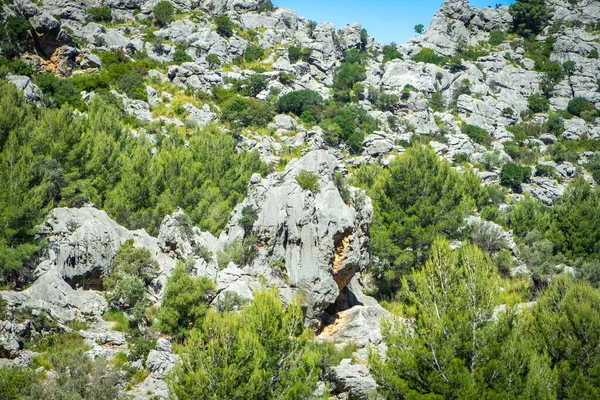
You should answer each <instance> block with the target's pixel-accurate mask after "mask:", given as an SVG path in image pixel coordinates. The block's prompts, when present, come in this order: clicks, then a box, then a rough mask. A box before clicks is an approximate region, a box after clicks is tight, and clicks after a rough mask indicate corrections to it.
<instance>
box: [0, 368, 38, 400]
mask: <svg viewBox="0 0 600 400" xmlns="http://www.w3.org/2000/svg"><path fill="white" fill-rule="evenodd" d="M39 384H40V376H39V375H38V374H37V373H36V372H34V371H32V370H31V369H27V368H19V367H0V393H2V398H3V399H4V400H21V399H24V398H28V396H29V395H30V394H31V390H32V389H33V387H34V386H37V385H39Z"/></svg>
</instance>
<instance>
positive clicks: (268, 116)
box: [221, 96, 274, 126]
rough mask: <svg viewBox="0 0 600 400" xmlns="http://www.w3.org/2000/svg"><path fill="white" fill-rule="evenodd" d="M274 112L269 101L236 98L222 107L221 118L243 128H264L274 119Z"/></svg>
mask: <svg viewBox="0 0 600 400" xmlns="http://www.w3.org/2000/svg"><path fill="white" fill-rule="evenodd" d="M273 111H274V110H273V106H272V105H271V103H269V102H267V101H262V100H257V99H252V98H249V99H246V98H242V97H239V96H235V97H231V98H229V99H228V100H226V101H225V102H224V103H223V105H222V106H221V112H222V114H221V118H222V119H223V120H224V121H229V122H233V123H236V124H239V125H241V126H252V125H254V126H264V125H267V124H268V123H269V122H271V120H272V119H273V114H274V113H273Z"/></svg>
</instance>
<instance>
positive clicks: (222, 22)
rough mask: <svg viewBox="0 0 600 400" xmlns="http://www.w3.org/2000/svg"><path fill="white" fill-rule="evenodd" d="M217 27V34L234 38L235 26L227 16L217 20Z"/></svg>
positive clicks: (219, 17)
mask: <svg viewBox="0 0 600 400" xmlns="http://www.w3.org/2000/svg"><path fill="white" fill-rule="evenodd" d="M215 24H216V25H217V33H218V34H219V35H221V36H223V37H225V38H230V37H232V36H233V28H234V26H235V24H234V23H233V22H232V21H231V20H230V19H229V17H227V16H226V15H221V16H218V17H217V18H215Z"/></svg>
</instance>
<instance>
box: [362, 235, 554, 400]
mask: <svg viewBox="0 0 600 400" xmlns="http://www.w3.org/2000/svg"><path fill="white" fill-rule="evenodd" d="M431 253H432V258H431V259H430V260H428V261H427V262H426V264H425V266H424V267H423V269H422V270H420V271H417V272H414V273H413V275H412V277H411V280H410V281H409V280H408V279H406V278H405V279H404V280H403V285H402V288H403V290H402V296H403V298H404V299H406V303H407V305H408V306H411V307H413V309H414V317H415V319H414V321H412V322H411V328H407V327H406V325H405V323H404V322H401V321H397V322H391V323H387V324H385V325H384V329H383V334H384V340H385V342H386V344H387V346H388V347H387V352H386V359H385V360H383V359H381V358H379V356H377V355H376V354H375V353H371V354H370V362H371V372H372V373H373V376H374V378H375V380H376V381H377V383H378V384H379V387H380V389H379V390H380V393H381V394H382V395H383V396H384V397H385V398H388V399H399V398H431V399H461V398H475V397H481V396H483V397H485V398H504V397H510V398H513V397H514V398H519V397H520V396H524V398H529V397H532V396H533V397H535V396H534V393H539V392H542V393H547V392H548V391H549V389H551V388H552V385H551V382H552V380H551V373H550V368H549V365H548V361H547V359H546V358H545V357H544V356H543V355H542V356H540V355H538V354H537V353H536V352H534V351H532V348H531V346H532V344H531V339H530V338H529V337H527V336H526V333H527V330H526V328H525V327H524V326H523V323H521V321H520V318H519V316H518V314H516V313H513V312H507V313H505V314H501V315H500V316H499V317H497V319H493V318H492V313H493V310H494V308H495V306H496V305H498V278H497V275H496V274H495V266H494V265H493V264H492V262H491V261H490V260H489V259H488V258H487V257H485V256H484V255H483V254H482V253H481V251H480V250H479V249H478V248H477V247H474V246H471V245H467V246H464V247H463V248H461V249H460V250H457V251H451V250H450V246H449V244H448V242H445V241H436V242H435V243H434V244H433V247H432V252H431ZM540 375H541V376H540ZM549 378H550V379H549ZM548 386H550V388H548ZM541 398H548V397H546V395H545V394H544V395H542V396H541Z"/></svg>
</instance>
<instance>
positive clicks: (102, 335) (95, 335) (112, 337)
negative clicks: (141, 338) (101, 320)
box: [79, 329, 127, 346]
mask: <svg viewBox="0 0 600 400" xmlns="http://www.w3.org/2000/svg"><path fill="white" fill-rule="evenodd" d="M79 334H80V335H81V336H83V337H84V338H85V339H86V341H87V342H88V343H91V344H92V345H95V344H100V345H104V344H109V345H112V346H122V345H124V344H126V343H127V342H126V340H125V335H124V334H123V333H121V332H116V331H111V330H106V329H92V330H88V331H85V330H82V331H80V332H79Z"/></svg>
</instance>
